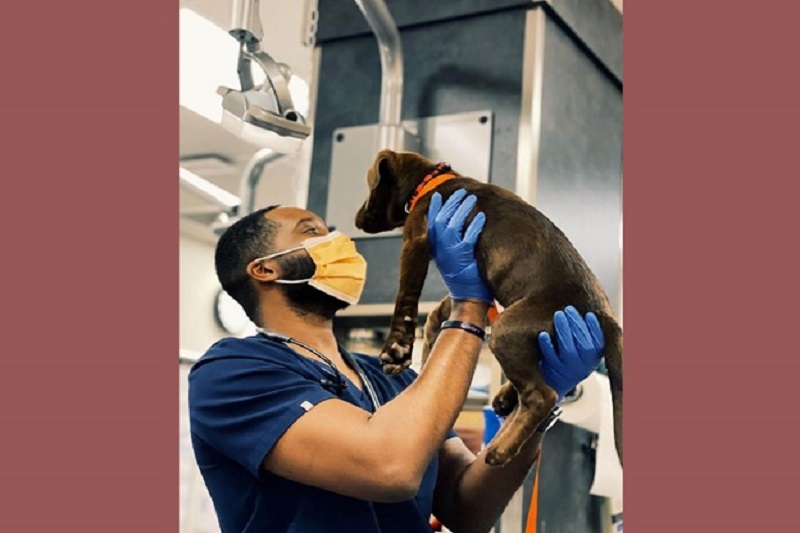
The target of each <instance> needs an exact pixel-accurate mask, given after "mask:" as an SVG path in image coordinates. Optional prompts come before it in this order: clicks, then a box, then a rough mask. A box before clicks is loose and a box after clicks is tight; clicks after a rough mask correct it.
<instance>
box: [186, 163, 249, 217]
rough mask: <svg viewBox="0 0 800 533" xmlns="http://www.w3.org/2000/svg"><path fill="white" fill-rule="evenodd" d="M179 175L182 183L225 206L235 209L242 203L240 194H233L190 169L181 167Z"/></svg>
mask: <svg viewBox="0 0 800 533" xmlns="http://www.w3.org/2000/svg"><path fill="white" fill-rule="evenodd" d="M178 177H179V178H180V180H181V183H183V184H185V185H187V186H188V187H190V188H191V189H193V190H194V191H195V192H198V193H200V194H201V195H203V196H205V197H206V198H208V199H210V200H212V201H215V202H216V203H218V204H220V205H222V206H223V207H227V208H228V209H233V208H234V207H237V206H239V205H241V203H242V200H241V199H240V198H239V197H238V196H236V195H233V194H231V193H229V192H228V191H226V190H225V189H222V188H221V187H218V186H217V185H214V184H213V183H211V182H210V181H208V180H206V179H203V178H201V177H200V176H198V175H197V174H195V173H194V172H192V171H191V170H189V169H186V168H183V167H180V169H179V170H178Z"/></svg>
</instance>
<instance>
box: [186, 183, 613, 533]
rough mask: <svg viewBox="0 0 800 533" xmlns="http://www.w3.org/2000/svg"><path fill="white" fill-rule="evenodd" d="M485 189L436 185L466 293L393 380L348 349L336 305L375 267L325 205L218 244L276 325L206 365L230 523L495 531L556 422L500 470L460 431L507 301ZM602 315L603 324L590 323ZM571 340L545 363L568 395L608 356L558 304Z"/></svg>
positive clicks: (455, 272)
mask: <svg viewBox="0 0 800 533" xmlns="http://www.w3.org/2000/svg"><path fill="white" fill-rule="evenodd" d="M474 205H475V198H474V197H467V198H465V194H464V193H459V194H456V195H453V196H452V197H451V198H450V199H448V201H447V202H446V203H445V204H444V205H442V202H441V197H439V196H438V194H437V195H436V197H435V199H434V201H433V202H432V203H431V208H430V210H429V214H428V221H429V222H428V224H429V240H430V248H431V255H432V256H433V258H434V260H435V262H436V265H437V268H438V269H439V271H440V272H441V274H442V277H443V279H444V280H445V284H446V286H447V289H448V291H449V293H450V296H451V297H452V300H453V306H452V307H453V309H452V314H451V316H450V319H451V320H453V321H455V322H453V325H454V327H451V328H448V329H443V330H442V332H441V334H440V336H439V338H438V340H437V341H436V345H435V346H434V348H433V349H432V351H431V354H430V356H429V359H428V361H427V362H426V365H425V367H424V368H423V370H422V371H421V373H420V374H419V376H417V375H416V374H415V373H414V372H413V371H411V370H406V371H404V372H402V373H400V374H399V375H397V376H394V377H390V376H387V375H385V374H384V373H383V372H382V370H381V368H380V365H379V362H378V360H377V358H374V357H367V356H362V355H352V356H351V355H350V354H347V353H346V352H345V351H344V349H342V348H341V347H340V346H338V344H337V342H336V339H335V337H334V335H333V329H332V319H333V317H334V315H335V313H336V312H337V311H338V310H340V309H342V308H344V307H346V306H347V305H348V303H353V302H354V301H356V299H357V296H358V295H359V294H360V291H361V288H363V281H364V274H365V269H366V264H365V262H364V260H363V258H362V257H361V256H360V255H358V253H357V252H356V251H355V247H354V245H353V244H352V241H349V239H347V237H345V236H343V235H341V234H337V233H336V232H334V233H329V231H328V229H327V227H326V225H325V224H324V222H323V221H322V220H321V219H320V218H319V217H318V216H316V215H315V214H313V213H311V212H309V211H306V210H303V209H297V208H292V207H272V208H267V209H262V210H260V211H257V212H255V213H253V214H251V215H248V216H247V217H244V218H242V219H241V220H239V221H237V222H236V223H235V224H234V225H233V226H231V228H230V229H228V231H227V232H226V233H225V234H224V235H223V236H222V238H221V239H220V241H219V243H218V245H217V251H216V268H217V275H218V277H219V279H220V282H221V283H222V286H223V288H224V289H225V290H226V291H227V292H228V293H229V294H230V295H231V296H232V297H234V298H235V299H236V300H237V301H238V302H239V303H240V304H241V305H242V307H243V308H244V309H245V311H246V312H247V314H248V315H249V316H250V318H251V319H252V320H253V321H254V322H255V323H256V324H257V325H258V326H259V327H260V328H262V330H263V333H260V334H258V335H255V336H253V337H248V338H246V339H223V340H221V341H219V342H217V343H216V344H215V345H214V346H212V347H211V348H210V349H209V350H208V352H206V354H205V355H204V356H203V357H202V358H201V359H200V360H199V361H198V363H197V364H196V365H195V366H194V368H193V369H192V372H191V374H190V378H189V382H190V389H189V405H190V420H191V434H192V442H193V446H194V450H195V456H196V459H197V462H198V465H199V467H200V470H201V473H202V475H203V478H204V480H205V483H206V485H207V487H208V489H209V493H210V495H211V498H212V500H213V502H214V506H215V509H216V512H217V515H218V518H219V523H220V526H221V528H222V531H223V533H253V532H258V533H265V532H285V531H291V532H310V533H314V532H339V531H341V532H365V533H378V532H381V533H389V532H398V533H416V532H423V531H430V528H429V526H428V524H429V519H430V516H431V515H432V514H433V515H435V516H436V517H437V518H438V520H440V521H441V522H442V523H443V524H444V525H445V526H446V527H448V528H449V529H452V530H454V531H457V532H461V531H487V530H489V529H490V528H491V526H492V524H493V523H494V522H495V521H496V520H497V518H498V517H499V516H500V514H501V513H502V511H503V509H504V508H505V506H506V505H507V503H508V501H509V500H510V498H511V496H512V495H513V494H514V492H515V491H516V489H517V488H518V487H519V486H520V484H521V483H522V481H523V480H524V478H525V475H526V473H527V472H528V471H529V469H530V468H531V466H532V465H533V463H534V461H535V458H536V456H537V451H538V449H539V445H540V442H541V439H542V436H543V433H544V431H545V430H546V427H543V426H540V430H538V431H537V433H536V434H535V435H534V436H533V437H532V438H531V439H530V440H529V441H528V442H527V443H526V445H525V446H524V448H523V449H522V451H521V453H520V454H519V455H518V456H517V457H516V458H515V459H513V461H512V462H511V463H509V464H508V465H506V466H505V467H502V468H498V467H490V466H489V465H487V464H486V463H485V461H483V458H482V457H481V456H478V457H477V458H476V457H475V456H474V455H473V454H472V453H471V452H470V451H469V450H468V449H467V448H466V446H465V445H464V443H463V442H462V441H461V439H459V438H458V436H457V435H456V434H455V433H454V432H453V431H452V429H451V428H452V427H453V424H454V423H455V420H456V417H457V416H458V413H459V411H460V409H461V407H462V405H463V402H464V399H465V397H466V394H467V391H468V388H469V385H470V382H471V378H472V374H473V371H474V369H475V366H476V363H477V359H478V353H479V351H480V348H481V344H482V339H481V337H480V333H481V330H482V329H483V328H484V327H485V320H486V313H487V309H488V306H489V303H490V302H491V300H492V296H491V293H490V292H489V290H488V288H487V287H486V285H485V284H484V282H483V280H482V279H481V276H480V275H479V273H478V268H477V264H476V262H475V257H474V246H475V243H476V241H477V239H478V236H479V234H480V232H481V230H482V228H483V224H484V221H485V217H484V216H483V214H479V215H478V216H476V217H475V219H474V220H473V222H472V223H471V225H470V226H469V227H468V228H467V229H466V231H465V230H464V226H465V220H466V218H467V216H468V214H469V213H470V211H471V210H472V209H473V207H474ZM587 325H588V327H587ZM556 326H557V328H556V329H557V335H556V337H557V339H556V341H557V343H556V344H557V345H558V346H559V349H558V351H556V350H555V349H554V348H553V345H552V342H551V340H550V337H549V336H548V335H547V334H546V333H543V334H542V336H541V337H540V344H541V346H542V349H543V351H544V359H543V361H542V370H543V372H544V375H545V379H546V380H547V382H548V384H549V385H550V386H551V387H552V388H554V389H555V390H556V392H558V393H559V396H563V394H564V393H565V392H567V391H569V390H570V389H571V388H573V387H574V386H575V385H576V384H577V383H579V382H580V381H582V380H583V379H584V378H585V377H586V376H588V374H589V373H590V372H591V371H592V370H593V369H594V368H595V367H596V366H597V364H598V363H599V360H600V357H601V352H602V347H603V339H602V333H599V327H598V326H597V324H596V319H594V317H593V315H591V313H590V314H588V315H587V318H586V321H584V319H583V318H582V317H581V316H580V315H579V314H578V313H577V312H576V311H575V310H574V309H571V308H568V310H567V312H566V313H563V312H559V313H557V314H556Z"/></svg>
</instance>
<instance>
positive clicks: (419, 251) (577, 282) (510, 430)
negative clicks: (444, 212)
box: [356, 150, 623, 465]
mask: <svg viewBox="0 0 800 533" xmlns="http://www.w3.org/2000/svg"><path fill="white" fill-rule="evenodd" d="M367 185H368V187H369V195H368V197H367V199H366V201H365V202H364V204H363V206H362V207H361V208H360V209H359V211H358V213H357V215H356V227H358V228H359V229H361V230H362V231H364V232H366V233H381V232H384V231H389V230H392V229H395V228H399V227H401V226H402V227H403V248H402V254H401V257H400V289H399V291H398V293H397V298H396V301H395V309H394V315H393V317H392V320H391V329H390V331H389V333H388V335H387V337H386V342H385V345H384V347H383V349H382V352H381V355H380V360H381V364H382V366H383V369H384V371H385V372H386V373H387V374H396V373H398V372H401V371H402V370H403V369H405V368H407V367H408V366H409V365H410V364H411V350H412V346H413V343H414V333H415V329H416V326H417V318H418V314H417V311H418V302H419V298H420V294H421V293H422V287H423V284H424V282H425V277H426V276H427V272H428V264H429V261H430V252H429V248H428V240H427V218H428V206H429V205H430V201H431V198H432V196H433V192H434V190H435V191H436V192H438V193H440V194H441V195H442V200H443V201H446V200H447V198H448V197H449V196H450V195H451V194H452V193H454V192H455V191H456V190H458V189H465V190H466V191H467V192H468V193H469V194H474V195H475V196H476V197H477V204H476V207H475V209H474V210H473V212H472V213H470V216H469V217H468V218H467V221H466V225H465V227H467V226H468V225H469V223H470V222H471V221H472V219H473V218H474V216H475V214H476V213H477V212H478V211H482V212H484V213H485V215H486V224H485V226H484V228H483V231H482V233H481V235H480V238H479V239H478V242H477V245H476V248H475V256H476V260H477V263H478V268H479V271H480V273H481V275H482V277H483V279H484V280H485V282H486V284H487V285H488V287H489V289H490V290H491V292H492V294H493V295H494V298H495V300H496V301H497V302H498V303H499V304H500V305H501V306H502V307H503V308H504V310H503V312H502V313H501V314H499V315H498V316H497V317H496V319H494V321H493V322H492V323H491V335H490V339H489V349H490V350H491V351H492V353H493V354H494V356H495V357H496V358H497V361H498V362H499V363H500V367H501V368H502V370H503V373H504V374H505V376H506V377H507V378H508V381H507V382H506V383H505V384H504V385H503V386H502V387H501V388H500V390H499V391H498V393H497V395H496V396H495V397H494V399H493V401H492V407H493V408H494V410H495V412H496V413H497V414H498V415H500V416H508V415H511V418H510V420H509V423H507V424H506V425H505V426H504V427H503V429H502V430H501V431H500V432H499V433H498V435H497V436H496V437H495V439H494V440H493V442H492V443H491V444H490V446H489V449H488V450H487V453H486V456H485V457H486V462H487V463H488V464H490V465H504V464H506V463H508V462H509V461H510V460H511V459H512V458H513V457H514V456H515V455H517V454H518V453H519V450H520V449H521V448H522V446H523V444H525V442H526V441H527V440H528V439H529V438H530V436H531V435H532V434H533V433H534V431H535V429H536V427H537V426H538V425H539V424H540V423H541V422H542V421H543V420H544V419H545V418H546V417H547V415H548V414H549V413H550V412H551V411H552V409H553V408H554V407H555V404H556V402H557V400H558V396H557V393H556V392H555V391H554V390H552V389H551V388H550V387H549V386H548V385H547V384H546V383H545V381H544V379H543V377H542V374H541V371H540V368H539V365H538V363H539V360H540V358H541V351H540V348H539V344H538V340H537V339H538V335H539V333H540V332H542V331H546V332H548V333H550V335H551V336H552V335H554V334H555V331H554V325H553V315H554V314H555V312H556V311H558V310H561V309H564V308H565V307H566V306H568V305H572V306H574V307H575V308H576V309H577V310H578V311H579V312H580V313H581V314H585V313H587V312H589V311H592V312H594V313H595V315H596V316H597V318H598V321H599V323H600V326H601V328H602V330H603V334H604V337H605V349H604V352H603V354H604V357H605V361H606V367H607V368H608V376H609V381H610V384H611V395H612V403H613V410H614V434H615V444H616V448H617V453H618V455H619V458H620V462H622V450H623V443H622V329H621V328H620V326H619V324H618V323H617V321H616V320H615V319H614V315H613V311H612V309H611V305H610V303H609V301H608V296H607V295H606V293H605V292H604V290H603V288H602V287H601V286H600V283H599V282H598V280H597V278H596V277H595V275H594V274H593V273H592V272H591V270H590V269H589V267H588V266H587V265H586V262H585V261H584V260H583V258H582V257H581V256H580V254H579V253H578V251H577V250H576V249H575V247H574V246H573V245H572V244H571V243H570V241H569V240H568V239H567V237H566V236H565V235H564V234H563V233H562V232H561V230H559V229H558V228H557V227H556V226H555V224H553V223H552V222H551V221H550V220H549V219H548V218H547V217H545V216H544V215H543V214H542V213H541V212H539V211H538V210H537V209H536V208H534V207H533V206H531V205H530V204H528V203H527V202H525V201H523V200H522V199H521V198H520V197H518V196H517V195H515V194H513V193H511V192H509V191H507V190H505V189H503V188H501V187H498V186H496V185H492V184H487V183H482V182H479V181H477V180H475V179H472V178H469V177H465V176H461V175H460V174H458V173H457V172H455V171H453V170H451V169H450V168H449V167H447V166H445V165H444V164H438V165H437V164H436V163H434V162H433V161H430V160H428V159H426V158H424V157H423V156H421V155H419V154H415V153H412V152H394V151H392V150H382V151H380V152H379V153H378V154H377V156H376V157H375V161H374V163H373V165H372V167H371V168H370V169H369V170H368V171H367ZM450 306H451V303H450V299H449V297H446V298H445V299H444V300H442V301H441V302H440V303H439V304H438V306H437V307H436V309H435V310H434V311H432V312H431V313H430V314H429V315H428V318H427V321H426V324H425V328H424V331H425V338H424V348H423V364H424V361H425V360H426V359H427V356H428V354H429V353H430V350H431V349H432V347H433V345H434V343H435V341H436V337H437V335H438V333H439V325H440V324H441V323H442V321H444V320H446V319H447V317H448V315H449V314H450Z"/></svg>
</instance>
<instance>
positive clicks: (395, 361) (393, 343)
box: [380, 334, 414, 375]
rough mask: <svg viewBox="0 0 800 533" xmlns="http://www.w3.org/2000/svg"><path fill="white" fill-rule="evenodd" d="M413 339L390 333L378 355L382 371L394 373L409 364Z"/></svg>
mask: <svg viewBox="0 0 800 533" xmlns="http://www.w3.org/2000/svg"><path fill="white" fill-rule="evenodd" d="M413 342H414V340H413V339H411V341H408V340H406V339H404V338H402V337H401V336H400V335H394V334H390V335H389V338H388V340H387V341H386V345H385V346H384V347H383V350H382V351H381V355H380V361H381V366H383V371H384V372H386V373H387V374H389V375H396V374H399V373H400V372H402V371H403V370H405V369H406V368H408V367H409V366H411V350H412V348H413Z"/></svg>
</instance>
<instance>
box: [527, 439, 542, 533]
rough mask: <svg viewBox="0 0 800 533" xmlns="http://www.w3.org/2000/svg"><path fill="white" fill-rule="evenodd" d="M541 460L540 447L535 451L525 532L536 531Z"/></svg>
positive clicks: (531, 532) (533, 532) (534, 532)
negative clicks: (531, 488) (533, 476)
mask: <svg viewBox="0 0 800 533" xmlns="http://www.w3.org/2000/svg"><path fill="white" fill-rule="evenodd" d="M541 462H542V449H541V448H539V451H538V452H536V474H535V476H536V477H535V478H534V479H533V491H532V493H531V504H530V506H529V507H528V522H527V523H526V524H525V533H536V527H537V518H538V517H537V512H538V510H539V465H540V464H541Z"/></svg>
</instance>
